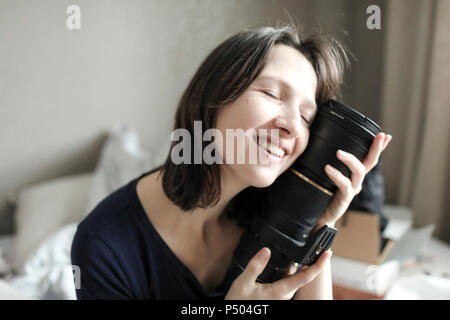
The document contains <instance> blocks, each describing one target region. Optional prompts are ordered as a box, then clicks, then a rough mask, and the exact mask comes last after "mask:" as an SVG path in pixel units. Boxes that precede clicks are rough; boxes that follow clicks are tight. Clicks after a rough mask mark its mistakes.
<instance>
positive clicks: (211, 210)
mask: <svg viewBox="0 0 450 320" xmlns="http://www.w3.org/2000/svg"><path fill="white" fill-rule="evenodd" d="M220 183H221V190H220V199H219V201H218V202H217V204H216V205H215V206H213V207H208V208H204V209H203V208H196V209H194V210H192V211H191V213H192V217H193V218H194V221H195V222H196V223H197V224H198V225H199V226H200V227H201V228H202V230H204V229H205V228H207V227H208V226H209V225H217V224H220V222H221V221H222V219H221V218H222V217H223V215H222V214H223V210H224V209H225V207H226V206H227V205H228V203H229V202H230V201H231V199H233V198H234V197H235V196H236V195H237V194H238V193H239V192H241V191H242V190H244V189H245V188H246V187H247V186H246V185H244V184H242V183H240V182H239V181H238V180H237V179H236V178H235V177H234V176H233V174H232V173H231V172H230V171H229V169H227V168H226V167H225V166H221V167H220Z"/></svg>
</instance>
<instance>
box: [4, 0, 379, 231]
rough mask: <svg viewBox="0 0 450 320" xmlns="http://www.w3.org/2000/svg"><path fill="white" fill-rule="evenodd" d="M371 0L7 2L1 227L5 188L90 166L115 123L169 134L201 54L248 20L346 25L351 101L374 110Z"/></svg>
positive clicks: (146, 135) (7, 217)
mask: <svg viewBox="0 0 450 320" xmlns="http://www.w3.org/2000/svg"><path fill="white" fill-rule="evenodd" d="M367 3H368V2H367V1H361V2H360V1H334V0H331V1H323V0H322V1H314V2H312V1H294V0H283V1H276V0H244V1H243V0H227V1H221V0H220V1H219V0H217V1H203V0H189V1H186V0H170V1H158V0H152V1H136V0H135V1H130V0H127V1H126V0H119V1H114V2H111V1H106V0H97V1H89V0H85V1H81V0H79V1H65V0H61V1H50V0H41V1H39V2H30V1H23V0H19V1H6V0H0V150H1V153H0V177H1V179H0V221H1V222H0V233H5V232H10V231H12V220H11V214H10V210H8V208H7V206H6V201H5V198H6V196H7V195H8V194H10V193H12V192H15V191H17V190H18V189H19V188H20V187H23V186H26V185H29V184H32V183H34V182H38V181H43V180H46V179H49V178H53V177H57V176H61V175H68V174H73V173H79V172H85V171H90V170H92V169H93V168H94V166H95V161H96V159H97V157H98V155H99V149H100V147H101V144H102V142H103V141H104V138H105V132H106V130H107V129H108V128H110V127H111V126H113V125H114V124H116V123H122V122H126V123H130V124H132V125H133V126H135V127H136V128H137V130H138V131H139V134H140V136H141V137H142V142H143V145H144V147H146V148H148V149H151V148H154V147H155V146H158V145H159V144H160V141H167V140H168V137H169V134H170V131H171V128H172V119H173V114H174V110H175V107H176V104H177V101H178V99H179V97H180V95H181V93H182V91H183V90H184V88H185V86H186V85H187V83H188V81H189V80H190V78H191V76H192V75H193V73H194V71H195V70H196V68H197V67H198V65H199V64H200V62H201V61H202V59H203V58H204V57H205V56H206V55H207V53H209V52H210V51H211V50H212V49H213V48H214V47H215V46H216V45H218V44H219V43H220V42H221V41H223V40H224V39H226V38H227V37H229V36H230V35H232V34H234V33H236V32H238V31H240V30H242V29H243V28H253V27H258V26H262V25H267V24H274V23H276V21H277V20H279V19H282V20H283V21H288V20H289V19H293V21H294V22H297V23H301V24H302V25H303V26H304V30H305V32H309V31H311V30H312V29H313V28H317V27H318V22H320V24H321V28H322V30H324V31H329V32H331V33H334V34H337V35H338V36H342V35H343V32H347V33H348V35H347V37H348V40H349V41H347V44H348V45H349V46H350V47H351V49H352V51H353V52H354V54H355V55H356V56H358V62H355V61H354V65H353V69H352V72H351V73H349V74H348V75H347V76H346V87H344V97H345V101H346V102H347V103H349V104H351V105H357V106H359V107H360V110H361V111H362V112H367V113H368V114H370V115H371V116H373V117H374V118H377V117H378V111H377V110H378V109H377V108H378V95H377V93H378V90H379V81H380V77H381V74H380V72H381V71H380V70H381V68H379V65H380V63H381V57H380V56H378V52H379V51H380V50H381V46H382V36H381V33H380V32H378V33H377V31H370V32H369V31H367V29H366V28H365V19H366V17H367V15H366V14H365V8H366V7H367V5H368V4H367ZM372 3H378V1H372V2H371V4H372ZM70 4H77V5H79V6H80V8H81V15H82V16H81V20H82V25H81V30H78V31H70V30H68V29H67V28H66V19H67V17H68V15H67V14H66V12H65V11H66V8H67V7H68V6H69V5H70ZM366 4H367V5H366ZM368 97H370V98H368Z"/></svg>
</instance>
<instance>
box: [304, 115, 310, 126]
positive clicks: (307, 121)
mask: <svg viewBox="0 0 450 320" xmlns="http://www.w3.org/2000/svg"><path fill="white" fill-rule="evenodd" d="M302 119H303V121H305V122H306V124H307V125H308V127H310V126H311V121H310V120H308V119H307V118H305V117H303V116H302Z"/></svg>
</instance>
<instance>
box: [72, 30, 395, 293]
mask: <svg viewBox="0 0 450 320" xmlns="http://www.w3.org/2000/svg"><path fill="white" fill-rule="evenodd" d="M347 61H348V60H347V58H346V55H345V51H344V50H343V48H342V46H341V45H339V43H337V42H336V41H333V40H330V39H328V38H325V37H323V36H322V35H320V34H315V35H313V36H311V37H309V38H307V39H305V40H301V41H300V40H299V38H298V36H297V34H296V31H295V30H294V29H293V28H291V27H282V28H261V29H257V30H253V31H246V32H241V33H239V34H237V35H235V36H233V37H231V38H229V39H228V40H226V41H225V42H223V43H222V44H221V45H219V46H218V47H217V48H216V49H215V50H213V52H211V54H210V55H209V56H208V57H207V58H206V59H205V61H204V62H203V63H202V65H201V66H200V68H199V69H198V71H197V72H196V74H195V75H194V77H193V79H192V80H191V82H190V84H189V86H188V87H187V89H186V90H185V92H184V94H183V96H182V97H181V100H180V103H179V106H178V109H177V112H176V116H175V129H180V128H182V129H185V130H187V132H189V133H190V134H191V136H195V130H194V121H201V124H202V134H203V132H205V131H206V130H208V129H212V128H216V129H217V130H218V131H220V132H222V133H224V134H223V137H225V138H224V140H223V141H220V139H218V141H215V143H216V149H215V152H216V153H217V154H215V155H216V156H218V157H219V158H220V159H223V160H224V163H223V164H222V163H213V164H206V163H204V162H202V163H201V164H192V163H193V162H191V163H179V162H175V161H173V157H174V152H171V153H170V154H169V156H168V157H167V160H166V162H165V163H164V164H163V165H162V166H161V167H159V168H156V169H154V170H152V171H151V172H148V173H144V174H142V175H141V176H140V177H138V178H136V179H134V180H132V181H131V182H130V183H129V184H127V185H126V186H124V187H122V188H120V189H119V190H117V191H116V192H114V193H113V194H111V195H110V196H108V197H107V198H106V199H105V200H103V201H102V202H101V203H100V204H99V205H98V206H97V207H96V208H95V209H94V210H93V212H91V213H90V214H89V216H88V217H87V218H86V219H85V220H84V221H83V222H82V223H81V224H80V225H79V227H78V230H77V233H76V235H75V238H74V242H73V245H72V263H73V264H74V265H78V266H79V267H80V270H81V288H80V289H77V297H78V299H213V298H218V299H223V298H226V299H292V298H294V299H320V298H332V294H331V271H330V261H329V259H330V256H331V253H330V252H329V251H327V252H325V253H324V254H322V256H321V257H320V259H319V260H318V261H317V262H316V263H315V264H314V265H312V266H310V267H307V268H306V267H305V268H301V269H300V270H298V271H297V270H296V269H295V268H291V269H292V270H291V271H290V272H289V274H287V275H286V276H285V277H284V278H283V279H281V280H279V281H277V282H274V283H272V284H262V283H259V282H257V281H256V278H257V277H258V275H259V274H260V273H261V272H262V271H263V270H264V267H265V265H266V264H267V262H268V260H269V258H270V250H269V249H268V248H263V249H262V250H261V251H260V252H258V253H257V254H256V255H255V257H254V258H253V259H252V260H251V261H250V262H249V263H248V265H247V266H246V268H245V270H244V271H243V272H242V274H241V275H240V276H238V277H236V278H233V276H232V273H231V272H230V269H231V268H230V264H231V262H232V255H233V251H234V249H235V248H236V246H237V244H238V241H239V238H240V236H241V234H242V231H243V227H242V223H244V222H245V218H246V216H247V217H248V215H250V214H251V210H247V208H251V207H252V205H254V204H255V202H258V194H259V193H258V190H262V189H261V188H264V187H267V186H269V185H271V184H272V183H273V181H274V180H275V179H276V178H277V177H278V176H279V175H280V174H281V173H283V172H284V171H285V170H287V169H288V168H289V167H290V166H291V165H292V163H293V162H294V161H295V159H296V158H297V157H298V156H300V155H301V154H302V152H303V151H304V150H305V148H306V145H307V143H308V138H309V126H310V124H311V122H312V121H313V119H314V116H315V114H316V113H317V105H319V104H320V103H322V102H325V101H327V100H328V99H331V98H333V97H335V96H337V95H338V93H339V87H340V85H341V82H342V76H343V69H344V64H345V62H347ZM226 129H235V130H237V129H242V130H244V131H248V130H250V131H251V130H253V132H256V133H257V134H256V135H255V136H254V139H246V140H245V145H244V148H245V152H246V156H248V155H249V154H250V150H254V148H253V147H255V146H256V149H257V150H258V155H259V158H258V161H257V162H256V163H248V162H247V163H244V164H236V163H235V162H234V161H232V160H233V159H234V158H235V154H231V155H230V153H233V152H235V151H236V148H234V149H227V148H225V146H226V145H227V141H226V140H227V138H226V135H225V131H226ZM261 129H266V130H267V131H268V130H270V129H274V130H275V131H276V132H277V133H278V139H272V140H269V143H265V144H262V143H261V141H262V140H263V138H267V137H262V136H259V135H258V132H263V131H262V130H261ZM197 136H198V133H197ZM233 139H234V138H233ZM269 139H270V137H269ZM390 139H391V137H390V136H389V135H385V134H384V133H380V134H378V135H377V136H376V138H375V140H374V142H373V145H372V147H371V149H370V151H369V154H368V155H367V157H366V158H365V159H364V161H363V162H360V161H359V160H358V159H356V158H355V157H354V156H353V155H351V154H348V153H345V152H344V153H342V155H341V154H338V155H337V157H338V158H339V159H340V160H341V161H342V162H344V163H345V164H346V165H347V166H348V167H349V169H350V170H351V172H352V174H351V179H349V178H347V177H345V176H343V175H342V174H341V173H340V172H338V171H337V170H336V169H334V168H331V167H329V166H327V167H326V168H324V169H325V170H326V172H327V175H328V176H329V177H330V179H331V180H333V181H334V182H335V184H336V185H337V187H338V189H339V190H338V191H337V192H336V193H335V196H334V198H333V200H332V201H331V203H330V205H329V207H328V208H327V209H326V211H325V212H324V213H323V215H322V216H321V218H320V219H319V221H318V223H317V226H316V228H318V227H320V226H321V225H323V224H328V225H333V224H334V223H335V222H336V221H337V220H338V219H339V218H340V217H341V216H342V215H343V214H344V212H345V211H346V209H347V208H348V205H349V204H350V202H351V200H352V198H353V197H354V196H355V195H356V194H357V193H358V192H359V191H360V189H361V185H362V181H363V179H364V176H365V174H366V173H367V172H368V171H370V169H371V168H373V167H374V166H375V165H376V163H377V161H378V158H379V156H380V153H381V152H382V150H383V149H384V148H385V147H386V146H387V144H388V143H389V141H390ZM206 143H207V142H203V148H202V150H203V149H204V147H205V145H206ZM208 143H209V142H208ZM175 145H176V143H175V142H174V143H173V145H172V151H174V150H175V148H174V147H175ZM192 151H193V152H187V151H186V150H185V151H184V152H187V153H186V154H183V157H184V156H187V157H188V158H189V157H193V153H195V152H196V151H198V150H195V149H193V150H192ZM230 159H231V161H230ZM263 160H264V161H263ZM238 195H239V196H238ZM249 199H251V201H252V202H253V203H248V201H249ZM243 208H245V209H243ZM227 213H229V214H227Z"/></svg>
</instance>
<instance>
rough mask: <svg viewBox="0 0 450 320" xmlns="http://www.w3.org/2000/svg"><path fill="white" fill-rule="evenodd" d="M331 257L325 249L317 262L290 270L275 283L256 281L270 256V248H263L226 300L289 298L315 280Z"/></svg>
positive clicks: (232, 286)
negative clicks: (295, 270)
mask: <svg viewBox="0 0 450 320" xmlns="http://www.w3.org/2000/svg"><path fill="white" fill-rule="evenodd" d="M330 257H331V252H330V251H325V252H324V253H323V254H322V255H321V256H320V258H319V259H318V260H317V262H316V263H314V264H313V265H311V266H309V267H302V268H301V269H300V270H299V271H297V272H295V273H294V274H292V273H293V272H289V273H290V275H287V276H286V277H284V278H283V279H280V280H278V281H275V282H273V283H259V282H256V279H257V277H258V276H259V275H260V274H261V273H262V272H263V271H264V268H265V267H266V265H267V262H268V261H269V258H270V250H269V249H268V248H262V249H261V250H260V251H258V253H257V254H256V255H255V256H254V257H253V258H252V259H251V260H250V261H249V263H248V264H247V267H246V268H245V270H244V271H243V272H242V274H241V275H240V276H239V277H237V278H236V280H234V282H233V284H232V285H231V287H230V290H229V291H228V293H227V295H226V296H225V299H226V300H254V299H263V300H289V299H291V298H292V297H293V296H294V294H295V293H296V292H297V290H298V289H299V288H301V287H303V286H304V285H306V284H308V283H310V282H311V281H312V280H314V279H315V278H316V277H317V275H319V273H320V272H322V270H323V269H324V267H325V265H326V263H327V261H328V260H329V259H330Z"/></svg>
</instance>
